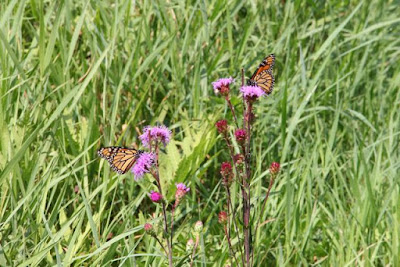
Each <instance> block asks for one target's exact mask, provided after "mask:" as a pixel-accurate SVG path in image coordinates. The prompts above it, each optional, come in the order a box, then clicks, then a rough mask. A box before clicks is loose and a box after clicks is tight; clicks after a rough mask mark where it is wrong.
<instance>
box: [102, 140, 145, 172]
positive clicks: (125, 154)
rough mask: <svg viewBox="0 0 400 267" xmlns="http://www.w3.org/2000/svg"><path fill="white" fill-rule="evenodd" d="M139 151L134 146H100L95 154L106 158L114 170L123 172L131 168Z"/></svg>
mask: <svg viewBox="0 0 400 267" xmlns="http://www.w3.org/2000/svg"><path fill="white" fill-rule="evenodd" d="M141 152H142V151H140V150H136V149H134V148H126V147H118V146H110V147H102V148H100V149H99V150H98V151H97V154H98V155H99V156H100V157H102V158H103V159H106V160H107V161H108V163H110V167H111V168H112V169H113V170H114V171H115V172H117V173H118V174H124V173H126V172H127V171H128V170H129V169H130V168H132V166H133V164H134V163H135V162H136V159H137V158H138V156H139V155H140V153H141Z"/></svg>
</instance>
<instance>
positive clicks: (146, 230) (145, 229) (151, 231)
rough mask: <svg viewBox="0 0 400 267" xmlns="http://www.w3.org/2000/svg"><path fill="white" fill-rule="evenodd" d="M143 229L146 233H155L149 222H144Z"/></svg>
mask: <svg viewBox="0 0 400 267" xmlns="http://www.w3.org/2000/svg"><path fill="white" fill-rule="evenodd" d="M143 229H144V231H145V232H146V234H149V235H155V234H156V232H155V231H154V228H153V225H151V223H146V224H145V225H144V227H143Z"/></svg>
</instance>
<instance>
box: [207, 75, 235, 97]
mask: <svg viewBox="0 0 400 267" xmlns="http://www.w3.org/2000/svg"><path fill="white" fill-rule="evenodd" d="M234 81H235V80H234V79H232V77H229V78H221V79H219V80H217V81H215V82H213V83H212V85H213V87H214V92H215V93H216V94H221V95H223V96H228V95H229V90H230V89H229V86H230V84H231V83H233V82H234Z"/></svg>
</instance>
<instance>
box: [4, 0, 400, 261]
mask: <svg viewBox="0 0 400 267" xmlns="http://www.w3.org/2000/svg"><path fill="white" fill-rule="evenodd" d="M398 14H400V9H399V5H398V3H396V1H379V0H372V1H361V2H359V1H327V2H325V1H300V0H298V1H277V0H276V1H268V2H264V1H252V2H247V1H219V0H211V1H191V2H190V4H189V3H184V2H183V1H175V0H170V1H157V0H155V1H123V0H121V1H115V2H114V1H71V0H64V1H40V0H37V1H35V0H32V1H25V0H22V1H17V0H12V1H2V2H0V64H1V65H0V75H1V78H0V170H1V173H0V190H1V191H0V192H1V195H0V265H2V266H12V265H18V266H37V265H40V266H45V265H65V266H66V265H70V264H72V265H76V266H81V265H110V264H112V265H115V266H135V265H139V266H160V265H162V264H163V263H165V262H166V259H165V257H163V253H162V251H161V249H160V247H158V246H156V243H155V242H154V240H152V239H151V238H149V237H148V236H144V235H143V231H142V225H143V224H144V223H145V222H146V221H148V220H151V218H150V217H149V215H148V214H152V213H153V212H157V210H156V207H155V206H154V205H149V200H148V198H147V195H146V193H147V191H148V190H149V189H150V188H151V184H150V182H149V181H146V180H145V181H142V182H135V181H134V180H133V179H132V175H130V174H129V175H125V176H117V175H115V174H114V173H113V172H111V171H110V169H109V167H108V166H107V164H105V163H104V162H102V161H100V160H98V159H97V156H96V153H95V152H96V150H97V149H98V148H99V147H100V146H101V145H128V146H134V147H136V146H137V145H138V140H137V136H138V132H139V131H140V129H141V128H142V127H143V126H145V125H147V124H152V125H154V124H157V123H164V124H166V125H169V126H170V127H171V129H172V130H173V131H174V139H175V140H174V143H173V144H171V146H170V147H168V148H167V150H166V155H165V156H164V157H163V159H162V160H163V162H164V166H166V167H165V168H166V170H165V173H166V174H167V175H166V177H165V179H166V181H167V182H166V183H167V184H166V185H165V186H166V188H167V187H168V184H173V183H175V182H177V181H182V180H185V181H187V182H189V183H190V184H191V187H192V191H191V192H192V193H191V198H190V199H189V200H188V201H186V202H185V205H184V207H183V208H182V209H181V210H180V212H178V214H177V223H176V225H177V226H178V228H177V231H176V235H175V241H174V242H175V244H176V245H175V248H174V254H175V258H174V261H175V263H176V264H177V265H178V263H179V264H183V263H184V262H185V260H186V259H187V254H186V252H185V248H184V244H185V243H186V241H187V239H188V238H189V237H190V227H191V226H192V225H193V223H194V222H195V221H197V220H202V221H203V222H204V224H205V231H204V233H203V235H202V238H201V243H200V247H199V252H198V253H197V257H196V261H195V263H196V264H197V265H198V266H206V265H207V266H208V265H209V266H221V265H222V264H224V263H225V262H226V261H227V260H228V259H229V258H230V256H229V251H228V247H227V243H226V240H224V234H223V230H222V228H221V226H220V225H218V223H217V218H216V217H217V216H216V214H217V212H218V211H219V210H221V209H223V208H224V207H223V205H224V203H225V201H224V191H223V188H221V184H220V176H219V173H218V168H219V162H220V161H222V160H226V159H227V153H226V151H225V150H224V148H223V146H222V144H223V143H222V142H219V141H218V140H217V135H216V134H215V132H214V130H213V123H214V122H215V120H216V119H219V118H222V117H223V116H225V114H228V113H226V109H225V108H224V105H223V101H222V100H221V99H219V98H218V97H216V96H214V95H213V92H212V89H211V85H210V83H211V82H212V81H214V80H215V79H217V78H218V77H222V76H230V75H232V76H234V77H235V78H237V85H238V84H239V83H240V82H239V80H240V69H241V68H242V67H243V68H245V70H246V74H247V75H250V73H251V71H252V70H253V69H254V68H255V67H256V66H257V64H258V63H259V61H260V60H261V59H262V58H263V57H264V56H265V55H267V54H269V53H272V52H273V53H275V55H276V57H277V63H276V67H275V69H276V71H275V76H276V88H275V90H274V92H273V93H272V95H271V96H269V97H268V98H266V99H264V100H262V101H260V102H259V103H258V104H257V110H256V114H257V116H258V119H257V122H256V127H255V128H256V129H257V135H256V137H255V138H256V139H255V142H254V147H253V150H252V151H254V156H255V158H256V159H257V160H256V163H255V164H256V167H255V169H254V175H255V176H254V182H253V185H252V186H253V188H254V191H253V192H254V193H253V194H252V197H253V199H252V204H253V207H252V209H253V213H252V216H254V217H255V218H258V217H260V218H261V220H262V221H263V222H264V225H263V226H262V227H261V228H260V229H261V231H260V233H259V236H257V238H256V244H255V249H256V253H255V255H256V256H255V262H256V264H257V265H259V266H266V265H279V266H283V265H311V264H315V265H324V266H356V265H357V266H360V265H361V266H383V265H390V266H399V262H400V255H399V253H400V244H399V240H400V236H399V235H400V233H399V232H400V226H399V221H400V199H399V181H400V180H399V179H400V175H399V173H400V171H399V168H400V161H399V154H400V152H399V140H400V139H399V134H400V117H399V108H400V106H399V103H400V90H399V84H400V71H399V70H400V65H399V61H400V41H399V40H400V39H399V34H400V30H399V29H400V27H399V23H400V19H399V16H398ZM236 103H237V109H240V101H236ZM204 136H206V138H204ZM272 161H280V163H281V164H282V166H283V168H282V172H281V174H280V176H279V178H278V180H277V182H276V184H275V186H274V188H273V194H272V195H271V197H270V199H269V203H268V205H267V208H266V211H265V213H264V214H260V208H261V205H260V204H261V202H262V201H261V196H262V195H263V194H265V192H266V186H267V184H268V181H267V177H268V175H267V174H268V171H267V170H268V166H269V163H270V162H272ZM171 194H172V192H170V196H171ZM233 201H236V202H237V201H240V199H239V197H237V196H236V197H235V199H234V200H233ZM236 241H237V240H234V242H236Z"/></svg>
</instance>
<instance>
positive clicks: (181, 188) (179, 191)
mask: <svg viewBox="0 0 400 267" xmlns="http://www.w3.org/2000/svg"><path fill="white" fill-rule="evenodd" d="M189 191H190V188H189V187H187V186H186V185H185V184H183V183H179V184H177V185H176V192H175V206H178V204H179V202H180V201H181V199H182V198H183V197H184V196H185V195H186V193H187V192H189Z"/></svg>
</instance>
